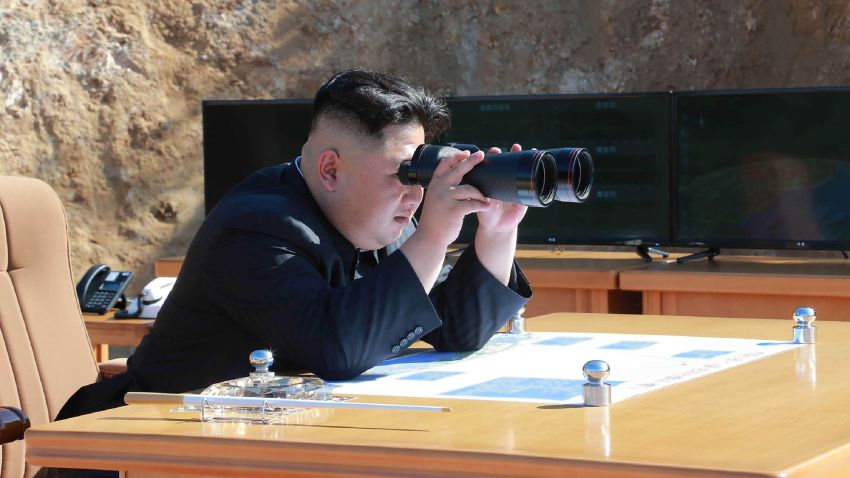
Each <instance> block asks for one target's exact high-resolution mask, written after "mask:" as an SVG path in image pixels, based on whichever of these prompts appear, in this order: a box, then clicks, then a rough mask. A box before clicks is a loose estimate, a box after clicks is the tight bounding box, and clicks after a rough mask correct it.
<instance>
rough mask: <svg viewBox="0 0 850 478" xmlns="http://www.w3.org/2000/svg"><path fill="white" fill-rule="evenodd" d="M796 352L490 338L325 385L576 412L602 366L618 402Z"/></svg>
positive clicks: (744, 342)
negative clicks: (590, 371) (589, 365)
mask: <svg viewBox="0 0 850 478" xmlns="http://www.w3.org/2000/svg"><path fill="white" fill-rule="evenodd" d="M798 346H799V345H797V344H794V343H792V342H779V341H769V340H752V339H726V338H710V337H682V336H667V335H630V334H591V333H531V334H524V335H512V334H496V335H494V336H493V338H492V339H491V340H490V341H489V342H488V343H487V345H486V346H484V347H483V348H482V349H481V350H479V351H477V352H465V353H457V352H435V351H433V350H428V351H421V352H414V353H410V354H408V355H404V356H400V357H395V358H392V359H389V360H386V361H384V362H382V363H380V364H378V365H377V366H375V367H373V368H371V369H369V370H367V371H366V372H364V373H363V374H362V375H360V376H359V377H357V378H355V379H353V380H348V381H343V382H331V385H333V386H334V387H335V388H334V394H337V395H386V396H404V397H444V398H468V399H477V400H502V401H517V402H534V403H564V404H567V403H575V404H580V403H582V402H583V398H582V386H583V385H584V383H585V382H586V380H585V378H584V376H583V375H582V372H581V368H582V366H583V365H584V363H585V362H587V361H589V360H604V361H606V362H608V364H609V365H610V366H611V374H610V375H609V376H608V378H607V379H606V383H609V384H610V385H611V398H612V401H613V402H618V401H621V400H625V399H627V398H631V397H634V396H635V395H639V394H642V393H646V392H650V391H652V390H657V389H659V388H662V387H667V386H669V385H673V384H676V383H679V382H683V381H686V380H690V379H693V378H696V377H700V376H703V375H707V374H709V373H713V372H718V371H721V370H725V369H728V368H731V367H734V366H736V365H741V364H744V363H747V362H751V361H754V360H758V359H761V358H764V357H767V356H769V355H773V354H777V353H780V352H784V351H787V350H790V349H792V348H794V347H798Z"/></svg>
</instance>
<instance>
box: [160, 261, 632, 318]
mask: <svg viewBox="0 0 850 478" xmlns="http://www.w3.org/2000/svg"><path fill="white" fill-rule="evenodd" d="M516 259H517V262H518V263H519V264H520V267H522V270H523V273H524V274H525V276H526V277H527V278H528V280H529V282H531V285H532V287H533V290H534V296H533V297H532V298H531V300H530V301H529V302H528V305H527V306H526V308H525V315H526V316H528V317H534V316H538V315H543V314H550V313H553V312H558V311H569V312H596V313H617V314H640V313H641V294H640V292H635V291H624V290H620V288H619V280H618V274H619V273H620V272H621V271H623V270H629V269H633V268H636V267H643V266H644V264H646V263H645V262H643V260H641V258H640V257H638V255H637V254H635V253H634V252H598V251H557V250H555V251H553V250H522V249H520V250H518V251H517V252H516ZM182 265H183V258H182V257H167V258H163V259H158V260H157V261H156V265H155V273H156V276H157V277H162V276H176V275H177V274H178V273H179V272H180V268H181V266H182Z"/></svg>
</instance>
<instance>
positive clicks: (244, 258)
mask: <svg viewBox="0 0 850 478" xmlns="http://www.w3.org/2000/svg"><path fill="white" fill-rule="evenodd" d="M210 253H211V254H214V255H215V257H216V260H209V261H207V263H208V264H212V265H213V266H212V267H214V269H207V271H206V272H205V274H206V275H207V281H208V282H209V283H210V289H211V292H213V294H212V295H211V296H212V297H215V299H214V300H215V301H216V302H217V304H218V305H219V306H220V307H222V308H223V309H224V310H225V311H226V312H227V314H228V315H229V316H230V317H232V318H233V319H234V320H236V321H237V322H238V323H239V324H241V325H242V326H243V327H246V328H247V329H249V330H251V331H252V332H253V333H254V334H256V335H257V336H258V337H261V338H262V339H263V340H265V341H266V342H267V343H268V344H269V345H270V346H271V347H272V349H273V350H274V351H275V352H276V354H278V355H280V356H282V357H285V358H286V359H287V360H288V361H291V362H293V363H294V364H296V365H297V366H299V367H303V368H306V369H309V370H311V371H313V372H314V373H316V374H317V375H318V376H320V377H322V378H325V379H329V380H345V379H349V378H352V377H355V376H357V375H359V374H361V373H362V372H363V371H365V370H367V369H368V368H370V367H372V366H374V365H375V364H377V363H378V362H380V361H382V360H384V359H386V358H388V357H390V356H391V355H393V354H396V353H398V352H399V351H400V350H401V349H403V348H405V347H407V346H408V345H409V344H412V343H413V342H415V341H416V340H418V339H420V338H421V337H422V336H423V335H425V334H427V333H428V332H430V331H431V330H433V329H435V328H437V327H439V326H440V323H441V322H440V319H439V318H438V316H437V313H436V311H435V310H434V307H433V306H432V304H431V301H430V299H429V298H428V296H427V295H426V294H425V291H424V289H423V288H422V286H421V284H420V283H419V279H418V278H417V276H416V273H415V272H414V271H413V268H412V267H411V266H410V264H409V263H408V262H407V259H406V258H405V257H404V254H402V253H401V252H400V251H396V252H394V253H393V254H390V255H389V256H388V257H386V258H385V259H384V260H383V261H382V262H381V263H380V264H379V265H378V266H377V267H376V268H375V269H374V270H373V271H372V272H371V273H370V274H369V275H368V276H366V277H362V278H358V279H356V280H352V281H351V282H350V283H348V284H347V285H345V286H342V287H337V288H332V287H331V286H330V285H329V284H328V280H327V279H326V278H325V277H323V276H322V274H321V273H320V269H319V268H318V266H317V264H316V263H315V262H313V258H311V257H310V256H309V254H305V253H304V252H303V251H298V250H297V249H295V248H294V247H291V246H288V245H286V244H284V243H281V241H280V239H278V238H274V237H272V236H262V235H246V236H243V237H238V238H236V239H233V240H230V241H228V244H227V245H226V246H220V247H217V248H214V249H211V252H210Z"/></svg>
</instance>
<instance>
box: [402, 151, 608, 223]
mask: <svg viewBox="0 0 850 478" xmlns="http://www.w3.org/2000/svg"><path fill="white" fill-rule="evenodd" d="M461 150H468V151H470V152H472V153H474V152H476V151H479V149H478V147H476V146H475V145H471V144H452V145H450V146H439V145H433V144H422V145H419V147H418V148H416V152H414V153H413V157H412V158H411V159H410V160H409V161H403V162H402V163H401V165H400V166H399V180H400V181H401V182H402V184H418V185H420V186H423V187H427V186H428V184H429V183H430V182H431V179H432V177H433V175H434V170H436V169H437V166H438V165H439V164H440V162H442V161H443V160H444V159H447V158H450V157H452V156H454V155H455V154H457V153H458V152H459V151H461ZM592 183H593V160H592V158H591V156H590V154H589V153H588V152H587V150H585V149H583V148H558V149H552V150H527V151H510V152H507V153H491V154H486V155H484V160H483V161H482V162H481V163H479V164H478V165H476V166H475V168H473V169H472V171H470V172H469V173H467V174H466V175H465V176H464V177H463V180H462V181H461V184H469V185H471V186H474V187H475V188H477V189H478V190H479V191H481V193H482V194H484V195H485V196H487V197H489V198H493V199H498V200H501V201H507V202H513V203H518V204H523V205H526V206H532V207H544V206H548V205H549V203H551V202H552V201H553V200H557V201H563V202H584V200H585V199H587V197H588V196H589V195H590V187H591V184H592Z"/></svg>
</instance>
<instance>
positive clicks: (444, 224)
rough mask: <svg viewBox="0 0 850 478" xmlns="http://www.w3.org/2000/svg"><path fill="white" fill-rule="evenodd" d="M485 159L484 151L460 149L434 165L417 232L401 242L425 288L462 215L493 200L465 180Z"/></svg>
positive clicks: (434, 276) (431, 282)
mask: <svg viewBox="0 0 850 478" xmlns="http://www.w3.org/2000/svg"><path fill="white" fill-rule="evenodd" d="M483 159H484V153H482V152H480V151H479V152H477V153H475V154H472V155H470V154H469V151H461V152H459V153H457V154H456V155H455V156H454V157H452V158H450V159H446V160H443V161H441V162H440V164H438V165H437V168H436V169H435V170H434V176H433V177H432V178H431V182H430V183H429V184H428V191H427V192H426V193H425V200H424V202H423V204H422V215H421V216H420V217H419V226H418V227H417V228H416V232H415V233H413V235H412V236H410V238H409V239H408V240H407V241H405V243H404V244H402V246H401V252H402V253H404V256H405V257H406V258H407V261H408V262H409V263H410V266H411V267H412V268H413V270H414V272H416V276H417V277H418V278H419V281H420V282H421V283H422V287H423V288H424V289H425V291H426V292H429V291H430V290H431V287H433V286H434V283H435V282H436V281H437V276H438V274H439V272H440V268H441V267H442V265H443V259H445V254H446V248H447V247H448V246H449V244H451V243H452V242H453V241H454V240H455V239H457V236H458V234H460V228H461V227H462V226H463V218H464V217H465V216H466V215H467V214H470V213H473V212H478V211H483V210H484V209H487V208H488V207H489V204H490V203H491V202H493V200H491V199H488V198H486V197H484V195H483V194H481V191H479V190H478V189H476V188H474V187H472V186H469V185H467V184H460V181H461V180H462V179H463V176H464V175H465V174H466V173H468V172H469V171H471V170H472V168H474V167H475V165H477V164H478V163H480V162H481V161H482V160H483Z"/></svg>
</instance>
